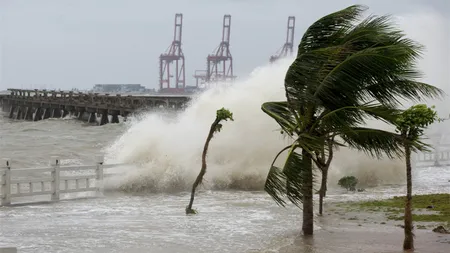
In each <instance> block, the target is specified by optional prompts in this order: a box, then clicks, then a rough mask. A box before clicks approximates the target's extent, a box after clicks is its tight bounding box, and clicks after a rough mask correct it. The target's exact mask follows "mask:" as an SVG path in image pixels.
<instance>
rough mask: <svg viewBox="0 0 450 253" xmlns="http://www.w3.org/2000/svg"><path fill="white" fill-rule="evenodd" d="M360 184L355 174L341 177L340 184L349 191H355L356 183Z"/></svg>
mask: <svg viewBox="0 0 450 253" xmlns="http://www.w3.org/2000/svg"><path fill="white" fill-rule="evenodd" d="M357 184H358V179H356V177H354V176H347V177H343V178H341V179H339V181H338V185H339V186H341V187H342V188H345V189H347V191H355V190H356V185H357Z"/></svg>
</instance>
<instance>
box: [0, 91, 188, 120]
mask: <svg viewBox="0 0 450 253" xmlns="http://www.w3.org/2000/svg"><path fill="white" fill-rule="evenodd" d="M8 91H9V92H10V93H9V94H3V95H2V94H0V105H1V107H2V110H3V111H4V112H7V113H9V117H10V118H12V119H22V120H30V121H39V120H43V119H48V118H61V117H66V116H67V115H69V114H70V115H75V116H76V117H78V119H80V120H84V121H87V122H89V123H96V122H97V117H99V118H100V120H99V121H98V124H99V125H104V124H107V123H119V116H122V117H124V118H126V117H127V116H128V115H129V114H131V113H134V112H136V111H138V110H152V109H153V110H154V109H156V108H165V109H172V110H179V109H183V108H185V107H186V105H187V103H188V102H189V101H190V99H191V96H190V95H149V96H131V95H125V96H122V95H120V94H116V95H110V94H99V93H82V92H73V91H47V90H23V89H8Z"/></svg>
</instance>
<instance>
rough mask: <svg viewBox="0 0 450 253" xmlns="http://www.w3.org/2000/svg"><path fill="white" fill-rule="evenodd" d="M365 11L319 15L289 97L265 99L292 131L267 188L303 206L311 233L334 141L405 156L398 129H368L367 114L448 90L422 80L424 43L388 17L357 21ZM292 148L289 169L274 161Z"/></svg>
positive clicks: (388, 114)
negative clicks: (320, 161) (316, 167)
mask: <svg viewBox="0 0 450 253" xmlns="http://www.w3.org/2000/svg"><path fill="white" fill-rule="evenodd" d="M364 10H365V8H364V7H362V6H360V5H354V6H350V7H348V8H345V9H343V10H340V11H338V12H335V13H332V14H329V15H327V16H325V17H322V18H321V19H319V20H318V21H316V22H314V23H313V24H312V25H311V26H310V27H309V28H308V29H307V31H306V32H305V34H304V35H303V38H302V40H301V42H300V44H299V46H298V54H297V58H296V59H295V60H294V62H293V63H292V64H291V66H290V67H289V69H288V71H287V73H286V77H285V91H286V100H287V101H283V102H266V103H264V104H263V105H262V110H263V111H264V112H266V113H267V114H268V115H269V116H271V117H272V118H274V119H275V120H276V121H277V123H278V124H279V125H280V126H281V128H282V129H283V131H284V132H285V133H286V134H288V135H289V136H291V137H292V140H293V141H292V145H290V146H288V147H286V148H284V149H283V150H282V151H280V153H279V154H277V155H276V157H275V159H274V162H273V164H272V166H271V168H270V171H269V174H268V177H267V180H266V185H265V190H266V191H267V192H268V193H269V194H270V195H271V196H272V197H273V198H274V200H275V201H276V202H277V203H279V204H281V205H284V204H285V203H286V202H285V200H284V197H287V198H288V199H289V200H290V201H291V202H292V203H294V204H295V205H297V206H300V204H302V205H303V227H302V230H303V232H304V234H305V235H312V234H313V162H317V161H316V160H317V159H316V157H315V154H316V153H317V152H319V153H320V152H326V153H328V154H329V150H330V149H329V147H328V146H329V145H327V141H328V140H329V138H330V137H339V138H340V139H341V142H337V141H336V140H333V145H347V146H350V147H354V148H357V149H359V150H363V151H365V152H367V153H368V154H371V155H373V156H381V155H382V154H387V155H388V156H391V157H392V156H398V155H402V154H403V151H402V149H401V147H402V142H401V138H400V136H399V135H398V134H395V133H391V132H387V131H382V130H377V129H369V128H365V127H364V124H365V121H366V119H368V118H376V119H382V120H385V121H387V122H393V121H395V118H396V117H397V115H398V114H399V111H398V110H396V109H395V107H396V106H398V105H399V104H400V102H399V99H407V100H415V101H417V100H419V99H420V98H421V97H422V96H426V97H437V96H439V95H440V93H441V91H440V90H439V89H437V88H435V87H433V86H431V85H428V84H424V83H421V82H418V81H417V78H418V77H420V73H419V72H418V71H417V70H416V69H415V65H414V62H415V60H416V59H417V58H418V57H419V56H420V51H421V46H420V45H418V44H417V43H415V42H414V41H412V40H410V39H407V38H405V36H404V34H403V32H402V31H400V30H398V29H396V28H395V27H394V26H393V25H392V24H391V23H390V20H389V17H388V16H370V17H368V18H366V19H364V20H362V21H360V22H357V21H358V19H359V18H360V16H361V14H362V13H363V11H364ZM284 151H288V154H287V158H286V161H285V163H284V165H283V168H279V167H276V166H274V164H275V161H276V160H277V158H278V156H279V155H280V154H281V153H283V152H284Z"/></svg>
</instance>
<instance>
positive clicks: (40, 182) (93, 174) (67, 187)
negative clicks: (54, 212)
mask: <svg viewBox="0 0 450 253" xmlns="http://www.w3.org/2000/svg"><path fill="white" fill-rule="evenodd" d="M103 163H104V161H103V157H100V156H99V157H97V159H96V164H95V165H75V166H74V165H70V166H62V165H61V164H60V160H59V158H58V157H52V159H51V165H50V167H44V168H18V169H13V168H12V166H11V161H10V160H9V159H5V160H4V163H3V165H2V166H1V167H0V185H1V193H0V199H1V201H0V206H6V205H11V203H12V201H11V200H12V199H13V198H17V197H29V196H41V195H50V196H51V201H59V200H60V194H66V193H80V192H96V193H101V192H102V191H103V177H104V173H103V172H104V169H105V168H111V167H117V166H120V164H112V165H104V164H103Z"/></svg>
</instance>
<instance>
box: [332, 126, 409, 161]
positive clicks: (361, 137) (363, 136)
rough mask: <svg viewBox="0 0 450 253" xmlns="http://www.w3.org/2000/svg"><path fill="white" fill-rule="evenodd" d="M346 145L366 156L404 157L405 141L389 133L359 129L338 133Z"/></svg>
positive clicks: (397, 135)
mask: <svg viewBox="0 0 450 253" xmlns="http://www.w3.org/2000/svg"><path fill="white" fill-rule="evenodd" d="M338 134H339V136H340V137H341V138H342V139H343V140H344V141H345V143H346V144H347V145H348V146H349V147H351V148H355V149H357V150H360V151H363V152H365V153H366V154H368V155H370V156H372V157H376V158H380V157H382V156H383V155H384V154H385V155H387V156H388V157H389V158H393V157H401V156H403V155H404V148H403V144H404V139H403V138H402V137H401V136H400V135H399V134H396V133H392V132H389V131H384V130H379V129H372V128H364V127H357V128H351V129H348V130H347V131H342V132H340V133H338Z"/></svg>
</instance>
